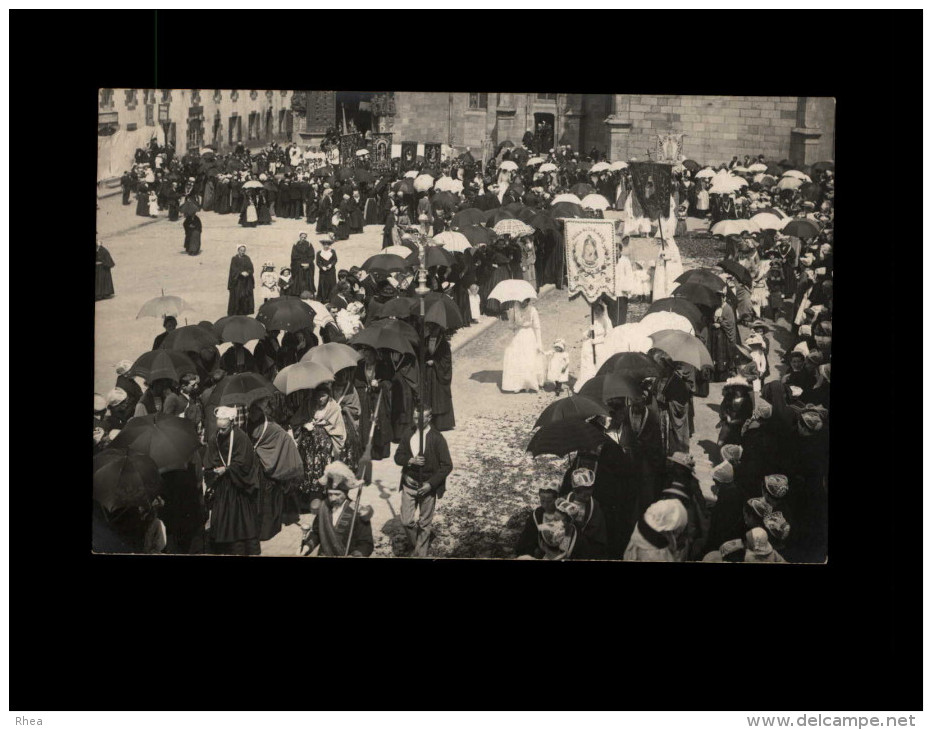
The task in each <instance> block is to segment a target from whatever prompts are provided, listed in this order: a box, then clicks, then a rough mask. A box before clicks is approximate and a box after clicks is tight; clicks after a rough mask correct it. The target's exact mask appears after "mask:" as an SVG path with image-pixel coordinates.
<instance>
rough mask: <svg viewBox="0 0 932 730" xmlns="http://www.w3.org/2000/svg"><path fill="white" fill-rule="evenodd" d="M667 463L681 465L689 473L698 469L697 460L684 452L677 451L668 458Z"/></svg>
mask: <svg viewBox="0 0 932 730" xmlns="http://www.w3.org/2000/svg"><path fill="white" fill-rule="evenodd" d="M667 461H672V462H673V463H674V464H679V465H680V466H682V467H685V468H686V469H688V470H689V471H692V470H693V469H694V468H695V467H696V460H695V459H694V458H693V457H692V456H690V455H689V454H687V453H684V452H682V451H677V452H676V453H674V454H672V455H671V456H668V457H667Z"/></svg>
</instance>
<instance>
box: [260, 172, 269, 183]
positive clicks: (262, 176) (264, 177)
mask: <svg viewBox="0 0 932 730" xmlns="http://www.w3.org/2000/svg"><path fill="white" fill-rule="evenodd" d="M268 179H269V176H268V175H266V174H265V173H264V172H263V173H262V174H261V175H259V180H260V181H262V182H265V181H266V180H268Z"/></svg>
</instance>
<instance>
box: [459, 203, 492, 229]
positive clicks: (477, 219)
mask: <svg viewBox="0 0 932 730" xmlns="http://www.w3.org/2000/svg"><path fill="white" fill-rule="evenodd" d="M488 217H489V213H488V211H486V210H479V209H478V208H466V209H465V210H461V211H460V212H459V213H457V214H456V215H454V216H453V220H451V221H450V228H453V229H454V230H456V229H458V230H459V231H460V233H462V232H463V229H464V228H466V227H468V226H477V225H479V224H480V223H485V221H486V218H488Z"/></svg>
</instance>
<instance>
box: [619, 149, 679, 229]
mask: <svg viewBox="0 0 932 730" xmlns="http://www.w3.org/2000/svg"><path fill="white" fill-rule="evenodd" d="M628 170H629V171H630V172H631V180H632V182H633V183H634V194H635V195H636V196H637V200H638V202H639V203H640V204H641V207H642V208H643V209H644V215H645V216H646V217H648V218H650V219H652V220H657V219H658V218H667V217H669V215H670V195H671V194H672V190H673V166H672V165H665V164H663V163H661V162H631V163H629V164H628Z"/></svg>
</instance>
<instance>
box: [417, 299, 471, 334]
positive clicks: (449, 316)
mask: <svg viewBox="0 0 932 730" xmlns="http://www.w3.org/2000/svg"><path fill="white" fill-rule="evenodd" d="M410 313H411V314H415V315H419V314H420V313H421V303H420V302H419V301H417V299H415V300H414V303H413V304H412V305H411V310H410ZM424 319H425V321H427V322H433V323H434V324H437V325H440V326H441V327H442V328H443V329H445V330H449V329H457V328H459V327H462V326H463V318H462V316H460V310H459V308H458V307H457V306H456V304H455V303H454V301H453V300H452V299H450V297H448V296H446V295H445V294H438V293H437V292H430V294H428V295H427V296H425V297H424Z"/></svg>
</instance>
